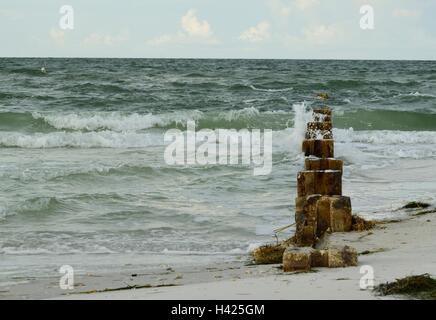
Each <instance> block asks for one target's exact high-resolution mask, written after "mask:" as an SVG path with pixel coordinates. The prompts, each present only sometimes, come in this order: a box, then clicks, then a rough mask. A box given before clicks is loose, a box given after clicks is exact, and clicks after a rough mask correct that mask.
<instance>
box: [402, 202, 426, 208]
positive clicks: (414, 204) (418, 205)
mask: <svg viewBox="0 0 436 320" xmlns="http://www.w3.org/2000/svg"><path fill="white" fill-rule="evenodd" d="M428 207H430V204H428V203H424V202H419V201H412V202H409V203H407V204H406V205H405V206H403V207H401V209H425V208H428Z"/></svg>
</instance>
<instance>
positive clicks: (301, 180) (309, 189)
mask: <svg viewBox="0 0 436 320" xmlns="http://www.w3.org/2000/svg"><path fill="white" fill-rule="evenodd" d="M312 194H321V195H342V172H341V171H339V170H306V171H301V172H299V173H298V176H297V195H298V197H303V196H308V195H312Z"/></svg>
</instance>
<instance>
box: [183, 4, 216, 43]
mask: <svg viewBox="0 0 436 320" xmlns="http://www.w3.org/2000/svg"><path fill="white" fill-rule="evenodd" d="M181 23H182V28H183V30H184V31H185V32H186V33H187V34H188V35H190V36H194V37H197V36H198V37H210V36H211V35H212V30H211V29H210V25H209V22H207V21H206V20H203V21H200V20H199V19H198V18H197V16H196V12H195V10H193V9H190V10H188V12H187V13H186V14H185V15H184V16H183V17H182V21H181Z"/></svg>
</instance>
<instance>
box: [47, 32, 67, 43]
mask: <svg viewBox="0 0 436 320" xmlns="http://www.w3.org/2000/svg"><path fill="white" fill-rule="evenodd" d="M49 34H50V38H51V39H52V40H53V41H54V43H56V44H57V45H60V46H61V45H63V44H64V43H65V32H64V31H62V30H60V29H55V28H53V29H51V30H50V33H49Z"/></svg>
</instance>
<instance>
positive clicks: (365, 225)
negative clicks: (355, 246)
mask: <svg viewBox="0 0 436 320" xmlns="http://www.w3.org/2000/svg"><path fill="white" fill-rule="evenodd" d="M376 224H377V222H376V221H373V220H366V219H364V218H362V217H359V216H358V215H355V214H354V215H353V216H352V217H351V230H352V231H366V230H371V229H373V228H374V227H375V226H376Z"/></svg>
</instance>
